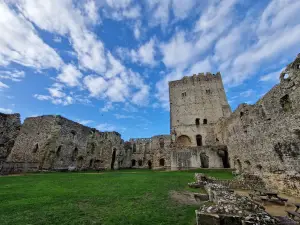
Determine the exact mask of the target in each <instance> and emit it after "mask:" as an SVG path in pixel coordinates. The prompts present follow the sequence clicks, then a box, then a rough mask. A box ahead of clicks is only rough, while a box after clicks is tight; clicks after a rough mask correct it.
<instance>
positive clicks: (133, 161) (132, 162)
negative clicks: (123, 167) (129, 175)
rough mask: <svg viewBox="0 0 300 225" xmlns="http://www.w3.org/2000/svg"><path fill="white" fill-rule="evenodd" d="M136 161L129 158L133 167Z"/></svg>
mask: <svg viewBox="0 0 300 225" xmlns="http://www.w3.org/2000/svg"><path fill="white" fill-rule="evenodd" d="M135 164H136V161H135V160H134V159H133V160H131V167H135Z"/></svg>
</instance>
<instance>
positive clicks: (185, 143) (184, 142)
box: [177, 135, 191, 146]
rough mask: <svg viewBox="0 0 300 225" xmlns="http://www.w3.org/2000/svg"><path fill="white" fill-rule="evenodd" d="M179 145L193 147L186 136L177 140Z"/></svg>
mask: <svg viewBox="0 0 300 225" xmlns="http://www.w3.org/2000/svg"><path fill="white" fill-rule="evenodd" d="M177 143H178V144H179V145H181V146H191V139H190V138H189V137H188V136H186V135H181V136H179V137H178V138H177Z"/></svg>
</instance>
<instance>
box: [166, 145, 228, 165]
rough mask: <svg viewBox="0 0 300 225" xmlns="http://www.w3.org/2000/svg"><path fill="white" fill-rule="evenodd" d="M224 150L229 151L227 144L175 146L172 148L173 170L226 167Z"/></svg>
mask: <svg viewBox="0 0 300 225" xmlns="http://www.w3.org/2000/svg"><path fill="white" fill-rule="evenodd" d="M224 151H227V148H226V146H202V147H181V146H174V147H173V148H172V149H171V170H188V169H195V168H224V163H223V159H222V154H223V152H224Z"/></svg>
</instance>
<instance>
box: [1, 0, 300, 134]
mask: <svg viewBox="0 0 300 225" xmlns="http://www.w3.org/2000/svg"><path fill="white" fill-rule="evenodd" d="M299 12H300V1H299V0H259V1H254V0H74V1H72V0H51V1H44V0H0V32H1V34H0V111H1V112H5V113H13V112H19V113H21V116H22V119H24V118H26V117H29V116H37V115H42V114H56V115H62V116H65V117H67V118H69V119H72V120H75V121H77V122H80V123H82V124H84V125H87V126H91V127H96V128H98V129H99V130H101V131H105V130H116V131H118V132H120V133H121V134H122V137H123V138H125V139H128V138H129V137H150V136H152V135H157V134H168V133H169V111H168V110H169V103H168V85H167V84H168V81H169V80H176V79H180V78H181V77H183V76H185V75H192V74H193V73H199V72H209V71H210V72H212V73H216V72H217V71H221V74H222V76H223V81H224V85H225V88H226V93H227V97H228V100H229V103H230V105H231V107H232V108H233V109H235V108H236V107H237V105H238V104H240V103H242V102H246V103H249V104H250V103H254V102H255V101H256V100H257V99H259V98H260V97H261V96H262V95H263V94H265V93H266V92H267V91H268V90H269V89H270V88H271V87H272V86H273V85H274V84H276V83H277V82H278V75H279V73H280V71H281V70H282V69H283V68H285V66H286V65H287V64H288V62H290V61H291V60H293V59H294V58H295V57H296V55H297V54H298V53H299V52H300V13H299Z"/></svg>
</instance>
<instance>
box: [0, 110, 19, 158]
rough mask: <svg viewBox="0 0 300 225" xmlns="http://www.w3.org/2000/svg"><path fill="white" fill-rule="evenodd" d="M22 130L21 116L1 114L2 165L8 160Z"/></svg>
mask: <svg viewBox="0 0 300 225" xmlns="http://www.w3.org/2000/svg"><path fill="white" fill-rule="evenodd" d="M20 128H21V120H20V114H3V113H0V164H1V162H4V161H5V160H6V158H7V156H8V155H9V153H10V151H11V149H12V148H13V146H14V143H15V139H16V138H17V136H18V134H19V131H20Z"/></svg>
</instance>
